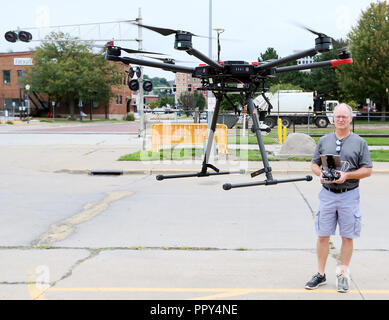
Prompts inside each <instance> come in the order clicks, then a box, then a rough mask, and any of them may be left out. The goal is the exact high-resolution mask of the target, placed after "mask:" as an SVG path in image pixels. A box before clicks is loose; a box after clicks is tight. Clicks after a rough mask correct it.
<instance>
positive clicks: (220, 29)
mask: <svg viewBox="0 0 389 320" xmlns="http://www.w3.org/2000/svg"><path fill="white" fill-rule="evenodd" d="M213 30H214V31H216V32H217V62H220V50H221V46H220V34H222V33H223V32H224V31H225V30H224V29H223V28H214V29H213Z"/></svg>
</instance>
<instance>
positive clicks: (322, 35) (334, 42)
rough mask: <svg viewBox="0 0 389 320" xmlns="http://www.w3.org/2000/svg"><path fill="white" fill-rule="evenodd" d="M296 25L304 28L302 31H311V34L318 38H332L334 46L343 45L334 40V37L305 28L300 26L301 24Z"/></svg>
mask: <svg viewBox="0 0 389 320" xmlns="http://www.w3.org/2000/svg"><path fill="white" fill-rule="evenodd" d="M295 24H296V25H297V26H298V27H300V28H302V29H305V30H307V31H309V32H311V33H313V34H315V35H317V36H318V37H320V38H322V37H326V38H330V39H331V41H332V43H333V44H334V45H337V46H341V44H340V43H339V42H338V41H336V40H335V39H334V38H332V37H330V36H328V35H326V34H325V33H322V32H317V31H315V30H313V29H311V28H308V27H307V26H304V25H302V24H299V23H295Z"/></svg>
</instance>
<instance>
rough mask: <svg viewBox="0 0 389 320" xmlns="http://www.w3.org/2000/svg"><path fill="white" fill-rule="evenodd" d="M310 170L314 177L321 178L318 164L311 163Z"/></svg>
mask: <svg viewBox="0 0 389 320" xmlns="http://www.w3.org/2000/svg"><path fill="white" fill-rule="evenodd" d="M311 169H312V172H313V173H314V174H316V175H317V176H319V177H320V176H321V174H322V171H321V169H320V166H319V165H318V164H316V163H312V165H311Z"/></svg>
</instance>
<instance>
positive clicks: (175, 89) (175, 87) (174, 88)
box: [173, 84, 177, 92]
mask: <svg viewBox="0 0 389 320" xmlns="http://www.w3.org/2000/svg"><path fill="white" fill-rule="evenodd" d="M176 91H177V86H176V85H175V84H173V92H176Z"/></svg>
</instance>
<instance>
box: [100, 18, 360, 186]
mask: <svg viewBox="0 0 389 320" xmlns="http://www.w3.org/2000/svg"><path fill="white" fill-rule="evenodd" d="M136 25H138V26H140V27H143V28H146V29H150V30H152V31H155V32H158V33H159V34H161V35H163V36H168V35H172V34H175V43H174V48H175V49H177V50H181V51H186V52H187V53H188V54H189V55H193V56H195V57H196V58H198V59H199V60H201V61H202V62H203V64H200V65H199V66H198V67H195V68H190V67H186V66H179V65H175V63H174V60H169V61H168V60H166V61H164V62H155V61H148V60H142V59H136V58H131V57H121V51H122V50H124V51H127V49H124V48H120V47H115V46H108V49H107V54H106V59H107V60H111V61H121V62H123V63H125V64H136V65H141V66H147V67H153V68H160V69H163V70H166V71H172V72H181V73H188V74H190V75H192V77H194V78H199V79H200V80H201V84H202V86H201V87H200V88H198V89H197V90H202V91H205V90H207V91H212V93H213V94H214V95H215V97H216V106H215V110H214V114H213V118H212V121H211V126H210V130H209V136H208V142H207V146H206V151H205V154H204V160H203V164H202V168H201V171H200V172H198V173H193V174H192V173H190V174H178V175H159V176H157V180H159V181H162V180H165V179H175V178H189V177H208V176H213V175H227V174H231V173H236V172H221V171H220V170H219V169H218V168H216V167H215V166H213V165H212V164H209V163H208V161H209V157H210V153H211V147H212V143H213V138H214V135H215V130H216V124H217V118H218V114H219V109H220V105H221V102H222V100H223V98H226V99H227V100H228V101H229V102H230V103H232V102H231V101H230V99H228V97H227V93H239V94H241V96H242V97H243V98H244V101H245V102H246V105H247V111H248V114H249V115H250V117H251V118H252V121H253V126H252V131H253V132H254V133H255V134H256V137H257V142H258V146H259V151H260V153H261V156H262V162H263V165H264V168H263V169H260V170H258V171H256V172H254V173H252V174H251V176H252V177H253V178H254V177H256V176H258V175H260V174H263V173H265V174H266V180H264V181H259V182H251V183H242V184H229V183H227V184H224V185H223V189H224V190H231V189H232V188H240V187H249V186H258V185H275V184H278V183H285V182H296V181H311V180H312V176H306V177H302V178H292V179H282V180H277V179H274V178H273V175H272V168H271V167H270V164H269V161H268V158H267V154H266V150H265V145H264V143H263V139H262V134H261V131H266V132H270V128H269V127H267V126H265V125H263V121H264V119H265V116H266V112H269V113H270V111H271V109H272V108H273V107H272V105H271V103H270V101H269V100H268V99H267V97H266V96H265V92H266V91H267V90H268V89H266V88H265V81H266V79H268V78H270V77H275V76H277V74H278V73H282V72H290V71H297V70H304V69H312V68H321V67H327V66H330V67H337V66H338V65H343V64H349V63H352V62H353V60H352V55H351V52H350V51H348V49H347V48H342V49H340V54H339V56H338V59H335V60H328V61H321V62H313V63H310V64H304V65H293V66H284V67H279V66H281V65H283V64H286V63H288V62H291V61H295V60H297V59H300V58H303V57H307V56H314V55H316V54H318V53H323V52H327V51H329V50H330V49H331V48H332V43H336V41H335V40H334V39H333V38H331V37H329V36H327V35H326V34H324V33H319V32H316V31H313V30H312V29H308V28H306V27H305V29H307V30H308V31H310V32H312V33H314V34H316V35H317V36H318V37H317V38H316V39H315V47H314V48H311V49H308V50H304V51H301V52H298V53H295V54H292V55H289V56H286V57H284V58H280V59H277V60H272V61H268V62H264V63H258V62H253V63H251V64H250V63H248V62H245V61H224V62H220V61H214V60H212V59H210V58H208V57H207V56H206V55H204V54H203V53H201V52H200V51H198V50H196V49H195V48H194V47H193V45H192V37H193V36H196V35H195V34H193V33H191V32H187V31H181V30H172V29H165V28H159V27H153V26H147V25H143V24H139V23H136ZM219 50H220V46H219ZM127 52H128V51H127ZM257 92H259V93H260V94H261V95H262V96H263V98H264V99H265V101H266V102H267V104H268V110H267V111H259V110H257V108H256V107H255V105H254V102H253V99H254V94H255V93H257ZM234 107H235V106H234ZM208 169H212V170H214V171H215V172H208V171H207V170H208Z"/></svg>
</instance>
